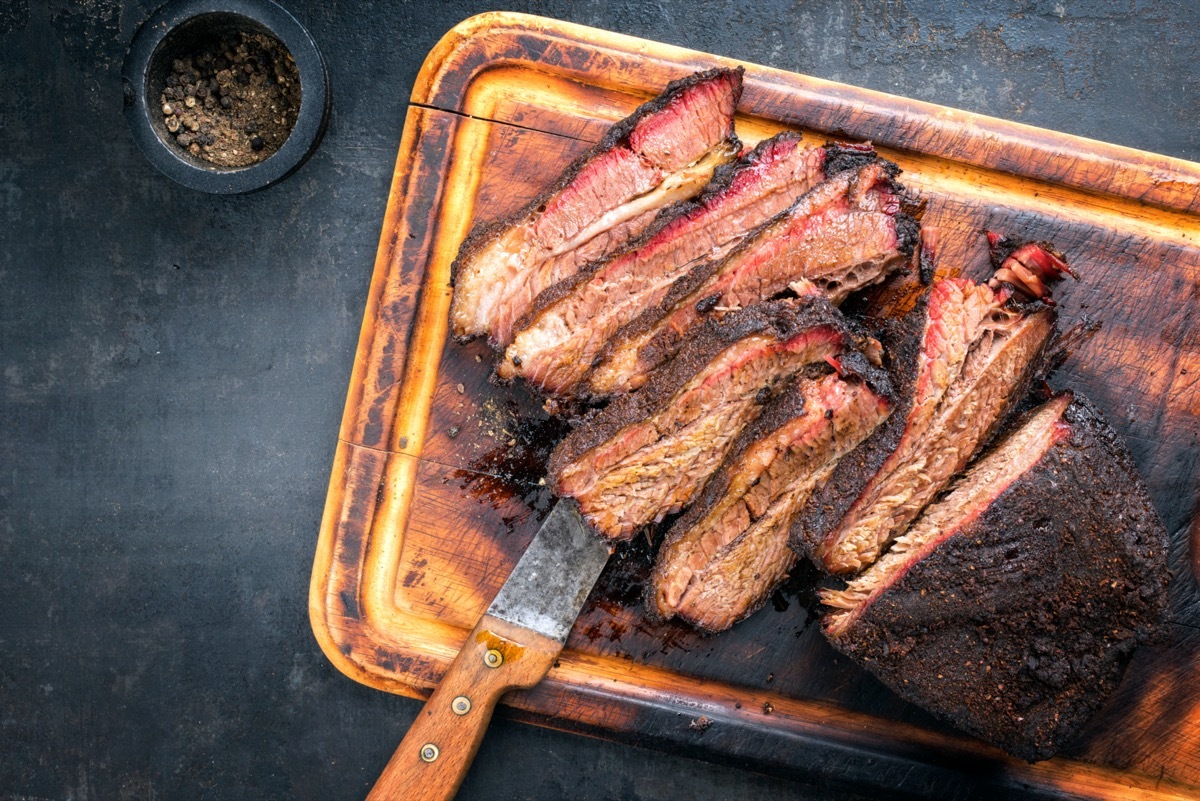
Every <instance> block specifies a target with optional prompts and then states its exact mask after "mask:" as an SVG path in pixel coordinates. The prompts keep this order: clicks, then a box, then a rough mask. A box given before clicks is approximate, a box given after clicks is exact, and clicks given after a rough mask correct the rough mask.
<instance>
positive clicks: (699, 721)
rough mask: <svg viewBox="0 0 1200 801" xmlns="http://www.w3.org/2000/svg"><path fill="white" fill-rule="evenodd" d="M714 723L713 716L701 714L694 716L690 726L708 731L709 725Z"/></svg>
mask: <svg viewBox="0 0 1200 801" xmlns="http://www.w3.org/2000/svg"><path fill="white" fill-rule="evenodd" d="M712 724H713V722H712V718H710V717H709V716H708V715H701V716H700V717H698V718H693V719H692V722H691V723H689V724H688V728H689V729H693V730H695V731H708V727H709V726H711V725H712Z"/></svg>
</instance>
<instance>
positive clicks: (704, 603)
mask: <svg viewBox="0 0 1200 801" xmlns="http://www.w3.org/2000/svg"><path fill="white" fill-rule="evenodd" d="M890 410H891V403H890V401H889V400H888V399H887V397H886V396H884V395H880V394H877V393H876V392H874V391H873V390H872V389H871V388H870V387H869V386H868V385H867V383H865V382H864V381H862V380H861V379H859V378H857V377H854V376H848V377H847V378H842V377H840V376H839V375H837V374H836V373H828V374H826V375H824V376H821V377H801V378H799V379H798V380H797V381H796V382H794V383H793V384H791V385H789V386H788V387H787V388H786V389H785V390H784V391H783V392H782V393H781V394H780V395H779V396H778V397H776V398H775V399H774V400H773V401H771V403H770V405H769V406H768V407H767V408H766V409H765V410H764V411H763V413H762V416H760V417H759V418H758V419H757V420H756V421H755V422H754V423H752V424H751V425H750V426H748V427H747V428H746V429H745V430H744V431H743V432H742V434H741V435H740V436H739V437H738V439H737V441H736V442H735V444H734V445H733V446H732V448H731V449H730V452H729V455H728V456H727V457H726V459H725V461H724V463H723V464H722V466H721V468H720V469H719V470H718V471H717V472H716V473H715V474H714V475H713V477H712V479H711V480H710V481H709V483H708V484H707V486H706V487H705V489H704V492H703V494H702V495H701V497H700V500H698V501H697V502H696V503H695V504H694V505H692V506H691V507H690V508H689V509H688V510H687V512H685V513H684V515H683V516H682V517H680V518H679V520H678V521H677V522H676V523H675V525H674V526H672V528H671V530H670V532H669V533H668V534H667V537H666V539H665V540H664V542H663V545H662V548H661V549H659V552H658V557H657V560H656V563H655V567H654V572H653V574H652V576H651V583H650V585H649V586H648V588H647V590H648V592H647V608H648V610H649V611H650V612H651V614H652V615H654V616H655V617H658V618H660V619H666V618H670V617H672V616H675V615H678V616H679V617H681V618H683V619H684V620H686V621H688V622H689V623H691V624H692V625H694V626H696V627H698V628H700V629H703V630H705V631H709V632H717V631H723V630H725V629H727V628H729V627H730V626H732V625H733V624H734V623H736V622H738V621H739V620H741V619H743V618H745V617H746V616H748V615H750V614H751V613H753V612H755V611H756V610H757V609H758V608H759V607H761V606H762V604H763V603H765V601H766V599H767V598H768V597H769V596H770V594H771V592H772V591H773V590H774V589H775V587H776V586H778V584H779V583H780V582H782V581H783V579H784V578H786V577H787V574H788V572H789V571H790V570H791V568H792V566H793V565H794V564H795V561H796V556H795V554H794V553H793V552H792V550H791V549H790V548H789V547H788V526H789V524H790V522H791V519H792V516H793V515H794V514H795V512H796V510H797V509H799V508H800V507H801V506H802V505H803V504H804V503H805V502H806V501H807V500H808V497H809V495H810V494H811V492H812V489H813V487H814V486H816V485H817V484H819V483H820V482H821V481H822V480H823V479H824V478H825V477H826V476H827V475H828V474H829V472H830V471H831V470H832V469H833V466H834V465H835V464H836V463H837V459H838V457H839V456H841V455H842V454H844V453H845V452H847V451H848V450H850V449H851V448H853V447H854V446H856V445H857V444H858V443H860V442H862V440H863V439H864V438H866V437H867V436H868V435H869V434H870V433H871V432H872V431H874V430H875V427H876V426H878V425H879V423H880V422H882V421H883V420H884V418H886V417H887V415H888V412H889V411H890Z"/></svg>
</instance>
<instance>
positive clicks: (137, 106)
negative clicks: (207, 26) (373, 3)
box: [121, 0, 331, 194]
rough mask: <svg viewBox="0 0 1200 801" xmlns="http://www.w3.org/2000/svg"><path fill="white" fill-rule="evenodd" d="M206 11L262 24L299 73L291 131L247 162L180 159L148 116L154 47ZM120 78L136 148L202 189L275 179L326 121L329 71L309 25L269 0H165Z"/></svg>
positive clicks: (227, 189) (311, 145) (235, 188)
mask: <svg viewBox="0 0 1200 801" xmlns="http://www.w3.org/2000/svg"><path fill="white" fill-rule="evenodd" d="M209 15H220V16H234V17H242V18H244V19H246V20H247V21H248V22H249V23H250V25H251V26H252V27H258V28H262V29H265V30H266V32H267V33H269V34H270V35H272V36H274V37H275V38H276V39H278V40H279V42H280V43H281V44H282V45H283V46H284V47H285V48H286V49H287V51H288V52H289V53H290V54H291V56H292V60H293V61H294V62H295V64H296V70H297V72H299V74H300V111H299V112H298V114H297V115H296V122H295V124H294V125H293V126H292V132H291V133H290V134H289V135H288V138H287V139H286V140H285V141H284V143H283V144H282V145H281V146H280V148H279V149H278V150H276V151H275V152H274V153H272V154H271V155H270V156H268V157H267V158H265V159H263V160H262V161H260V162H257V163H256V164H252V165H250V166H248V167H242V168H237V169H221V168H217V167H211V168H210V167H203V166H200V165H198V164H196V163H194V162H192V161H190V160H188V159H187V158H185V157H184V156H183V155H182V154H180V153H179V152H177V150H176V148H174V147H172V146H171V145H170V143H168V142H165V141H163V139H162V137H161V136H160V135H159V133H158V132H157V131H156V130H155V126H154V122H153V116H152V115H153V114H154V113H155V111H157V110H158V108H159V106H158V102H157V100H153V99H151V98H148V97H147V96H146V90H147V85H148V82H149V80H150V76H149V71H150V64H151V61H152V59H153V57H154V54H155V53H156V52H157V50H158V48H159V47H160V46H161V45H162V44H163V42H164V41H165V40H166V39H167V37H169V36H170V35H171V34H172V33H173V32H175V31H176V30H177V29H178V28H179V27H180V26H182V25H184V24H185V23H188V22H190V21H192V20H194V19H196V18H198V17H204V16H209ZM121 77H122V82H123V92H124V110H125V121H126V124H127V125H128V126H129V130H130V132H131V133H132V135H133V139H134V141H135V142H136V143H137V145H138V148H139V149H140V150H141V151H142V154H143V155H145V157H146V158H147V159H148V160H149V161H150V163H151V164H153V165H154V166H155V167H156V168H158V170H159V171H160V172H162V173H163V174H164V175H166V176H167V177H168V178H170V179H172V180H174V181H175V182H177V183H180V184H182V185H184V186H186V187H189V188H191V189H196V190H199V191H201V192H210V193H214V194H239V193H244V192H252V191H255V190H257V189H264V188H266V187H268V186H272V185H274V184H276V183H279V182H280V181H282V180H283V179H284V178H287V177H288V176H289V175H291V174H292V173H293V172H295V171H296V170H297V169H298V168H299V167H300V165H302V164H303V163H304V162H305V161H306V160H307V159H308V157H309V156H310V155H312V152H313V151H314V150H316V147H317V145H318V144H319V143H320V141H321V137H322V135H323V134H324V132H325V126H326V123H327V122H328V120H329V110H330V106H331V102H330V101H331V92H330V86H329V73H328V70H327V69H326V66H325V60H324V58H322V56H321V51H320V50H319V49H318V48H317V43H316V42H315V41H314V40H313V38H312V35H311V34H309V32H308V30H307V29H306V28H305V27H304V26H303V25H301V24H300V23H299V22H298V21H297V20H296V18H295V17H293V16H292V15H291V14H290V13H289V12H288V11H287V10H285V9H284V8H283V7H281V6H279V5H278V4H276V3H274V2H272V0H170V2H168V3H166V4H165V5H163V6H160V7H159V8H158V9H157V10H156V11H154V13H153V14H151V15H150V17H149V18H148V19H147V20H146V21H145V22H144V23H142V25H141V27H139V28H138V30H137V32H136V33H135V34H134V36H133V40H132V41H131V42H130V45H129V51H128V53H126V56H125V63H124V65H123V67H122V70H121Z"/></svg>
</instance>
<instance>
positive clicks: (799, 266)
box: [589, 160, 917, 396]
mask: <svg viewBox="0 0 1200 801" xmlns="http://www.w3.org/2000/svg"><path fill="white" fill-rule="evenodd" d="M895 172H896V168H895V165H894V164H891V163H890V162H886V161H880V160H875V161H872V162H870V163H867V164H863V165H860V166H858V168H857V169H850V170H845V171H843V172H841V173H838V174H837V175H835V176H833V177H832V178H830V179H829V180H827V181H825V182H824V183H822V184H820V185H819V186H817V187H815V188H814V189H812V190H810V191H809V192H808V194H806V195H805V196H804V197H802V198H800V199H799V200H798V201H797V202H796V203H795V205H793V206H792V207H791V208H790V209H788V210H787V212H786V213H785V214H781V215H780V216H779V217H776V218H775V219H774V220H772V221H771V222H770V223H769V224H767V225H765V226H763V227H762V228H761V229H759V231H758V232H756V234H755V235H754V236H753V237H751V238H748V239H747V240H746V241H744V242H742V244H741V245H739V246H738V247H737V248H736V249H735V250H733V251H732V252H730V253H729V254H728V255H727V256H725V257H724V258H723V259H719V260H713V261H708V262H705V263H703V264H700V265H697V266H696V267H694V268H693V269H692V270H691V271H690V272H689V274H688V275H686V276H685V277H684V278H681V279H680V280H679V281H677V282H676V283H675V284H674V286H672V287H671V289H670V291H669V292H668V293H667V294H666V297H664V298H663V300H662V301H661V302H659V303H658V304H655V305H653V306H650V307H649V308H647V309H645V310H644V311H643V312H642V313H641V314H640V315H639V316H638V317H637V318H635V319H634V320H633V321H631V322H630V323H627V324H626V325H625V326H624V327H623V328H622V329H621V330H620V331H618V332H617V333H616V335H615V336H614V337H613V338H612V339H611V340H609V342H608V344H607V345H606V346H605V348H604V350H603V351H602V352H601V354H600V357H599V364H598V365H597V366H596V368H595V369H594V370H593V371H592V373H591V375H590V376H589V384H590V386H589V389H590V392H591V394H593V395H596V396H607V395H611V394H615V393H619V392H628V391H631V390H634V389H637V388H638V387H639V386H641V385H642V383H644V382H645V380H646V378H645V377H646V375H647V374H648V373H649V372H650V371H651V370H653V369H654V368H655V367H657V366H658V365H659V364H662V363H663V362H664V361H666V360H667V359H669V358H670V357H671V356H673V355H674V354H675V351H677V350H678V349H679V346H680V344H681V343H682V342H683V341H684V339H685V338H686V337H687V336H688V332H689V331H690V330H691V329H692V327H693V326H695V325H696V324H697V323H698V322H699V321H700V320H701V319H702V318H703V317H704V316H705V315H706V314H717V315H718V316H719V315H720V314H721V313H723V312H724V311H726V310H729V309H732V308H740V307H744V306H749V305H752V304H754V303H758V302H760V301H763V300H767V299H768V298H770V297H772V296H774V295H777V294H779V293H780V292H782V291H784V290H785V289H787V288H788V285H789V284H790V283H792V282H794V281H796V280H798V279H801V278H803V279H807V280H808V281H810V282H812V283H813V284H815V285H816V286H817V287H818V288H819V289H821V290H822V291H824V292H825V294H826V295H827V296H828V297H829V299H830V300H831V301H832V302H833V303H834V304H839V303H841V302H842V301H843V300H844V299H845V298H846V296H848V295H849V294H850V293H852V292H854V291H856V290H859V289H862V288H863V287H866V286H870V285H871V284H875V283H878V282H879V281H882V280H883V279H884V278H886V277H887V276H888V275H890V274H891V273H892V272H893V271H895V270H897V269H900V268H901V267H902V266H903V265H904V264H905V263H906V262H907V261H908V260H909V259H910V258H911V257H912V253H913V248H914V246H915V244H916V239H917V224H916V221H915V220H913V219H912V218H911V217H909V216H908V215H907V214H904V213H902V212H901V211H900V193H901V192H902V188H901V187H899V186H898V185H897V184H895V183H894V182H893V180H892V177H893V176H894V174H895Z"/></svg>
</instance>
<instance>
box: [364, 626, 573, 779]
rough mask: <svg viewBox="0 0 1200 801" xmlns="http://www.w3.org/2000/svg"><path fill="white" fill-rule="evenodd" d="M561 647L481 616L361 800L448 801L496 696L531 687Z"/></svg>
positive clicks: (476, 745) (476, 746)
mask: <svg viewBox="0 0 1200 801" xmlns="http://www.w3.org/2000/svg"><path fill="white" fill-rule="evenodd" d="M560 650H562V645H561V644H560V643H558V642H557V641H555V640H552V639H550V638H548V637H543V636H541V635H539V634H536V633H534V632H531V631H528V630H526V629H522V628H520V627H518V626H514V625H512V624H511V623H505V622H504V621H503V620H498V619H496V618H493V617H491V616H490V615H484V616H483V618H482V619H481V620H480V621H479V623H478V624H476V626H475V628H474V629H472V630H471V633H470V635H469V636H468V637H467V641H466V643H465V644H464V645H463V648H462V650H461V651H459V652H458V656H456V657H455V658H454V661H453V662H452V663H451V664H450V668H449V669H448V670H447V671H446V674H445V675H444V676H442V680H441V681H440V682H439V683H438V686H437V689H435V690H434V691H433V694H432V695H431V696H429V700H428V701H426V702H425V707H424V708H423V709H422V710H421V712H420V713H419V714H418V715H417V719H416V720H415V721H413V724H412V726H411V727H410V728H409V730H408V733H407V734H405V735H404V740H403V741H401V743H400V746H399V747H398V748H397V749H396V753H395V754H393V755H392V758H391V760H389V761H388V764H387V767H385V768H384V771H383V773H382V775H380V777H379V779H378V781H376V782H375V786H374V787H373V788H372V789H371V792H370V794H369V795H368V796H367V801H442V799H450V798H453V797H454V795H455V793H457V792H458V788H459V785H461V784H462V781H463V779H464V778H465V777H466V774H467V768H468V767H469V766H470V764H471V762H472V760H474V758H475V752H476V751H478V750H479V745H480V743H482V742H483V735H484V732H485V731H486V730H487V725H488V722H489V721H490V720H491V719H492V712H493V711H495V709H496V703H497V702H498V701H499V700H500V698H501V696H503V695H504V694H505V693H507V692H508V691H509V690H512V689H515V688H518V687H532V686H533V685H535V684H537V683H538V682H539V681H541V680H542V677H543V676H545V675H546V671H548V670H549V669H550V666H551V664H553V662H554V658H555V657H556V656H558V653H559V651H560Z"/></svg>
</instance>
